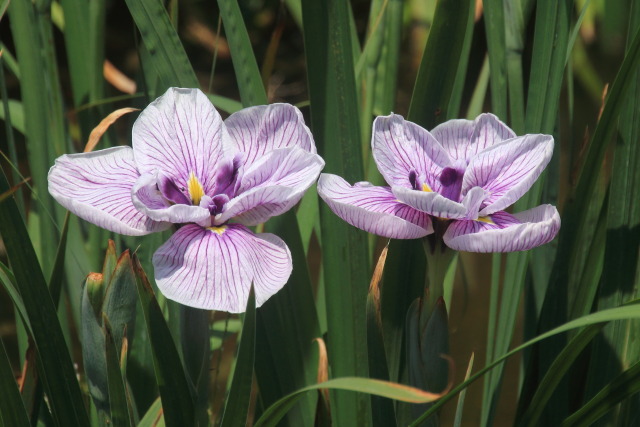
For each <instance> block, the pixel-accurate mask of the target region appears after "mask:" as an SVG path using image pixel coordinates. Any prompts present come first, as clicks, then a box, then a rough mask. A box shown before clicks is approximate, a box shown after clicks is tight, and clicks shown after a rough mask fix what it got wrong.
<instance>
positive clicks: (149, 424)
mask: <svg viewBox="0 0 640 427" xmlns="http://www.w3.org/2000/svg"><path fill="white" fill-rule="evenodd" d="M164 426H165V423H164V413H163V412H162V401H161V400H160V398H157V399H156V400H155V401H154V402H153V404H152V405H151V406H150V407H149V409H148V410H147V413H146V414H144V417H142V419H141V420H140V422H139V423H138V427H164Z"/></svg>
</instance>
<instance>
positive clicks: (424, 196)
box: [391, 187, 468, 219]
mask: <svg viewBox="0 0 640 427" xmlns="http://www.w3.org/2000/svg"><path fill="white" fill-rule="evenodd" d="M391 191H392V192H393V194H394V196H396V198H397V199H398V200H399V201H400V202H402V203H404V204H405V205H409V206H411V207H412V208H414V209H417V210H419V211H421V212H425V213H427V214H429V215H433V216H435V217H438V218H450V219H456V218H464V217H465V216H466V215H467V213H468V210H467V208H466V207H465V206H464V205H463V204H462V203H458V202H454V201H453V200H450V199H447V198H446V197H444V196H442V195H440V194H438V193H435V192H433V191H419V190H411V189H408V188H404V187H391Z"/></svg>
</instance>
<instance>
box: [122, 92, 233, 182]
mask: <svg viewBox="0 0 640 427" xmlns="http://www.w3.org/2000/svg"><path fill="white" fill-rule="evenodd" d="M226 144H229V135H228V133H227V131H226V129H225V126H224V123H223V122H222V119H221V117H220V114H218V112H217V111H216V109H215V108H214V107H213V105H212V104H211V102H209V99H208V98H207V96H206V95H205V94H204V93H202V92H201V91H200V90H198V89H180V88H169V90H167V91H166V92H165V94H164V95H162V96H161V97H159V98H158V99H156V100H155V101H153V102H152V103H151V104H149V106H148V107H147V108H145V109H144V111H142V113H141V114H140V117H138V120H136V122H135V123H134V125H133V150H134V152H135V159H136V164H137V166H138V170H139V171H140V173H141V174H154V173H155V172H156V171H157V170H160V171H162V172H163V173H164V174H165V175H166V176H167V177H169V178H171V179H173V180H174V182H176V183H180V184H179V185H183V186H186V184H187V182H188V181H189V178H190V175H191V173H193V174H194V176H195V177H196V178H197V179H198V181H199V182H201V183H202V185H203V187H204V192H205V193H210V192H211V191H213V187H214V178H215V173H214V172H215V168H214V167H215V165H217V164H218V162H219V161H220V160H221V159H222V156H223V151H224V149H225V146H226Z"/></svg>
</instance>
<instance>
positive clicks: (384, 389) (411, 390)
mask: <svg viewBox="0 0 640 427" xmlns="http://www.w3.org/2000/svg"><path fill="white" fill-rule="evenodd" d="M321 389H329V390H348V391H356V392H360V393H368V394H372V395H375V396H381V397H386V398H388V399H395V400H400V401H403V402H411V403H426V402H433V401H435V400H437V399H439V398H440V397H441V396H442V394H438V393H429V392H427V391H423V390H420V389H418V388H415V387H409V386H405V385H402V384H396V383H391V382H388V381H380V380H374V379H370V378H355V377H353V378H351V377H345V378H334V379H332V380H329V381H325V382H323V383H320V384H314V385H311V386H308V387H305V388H303V389H301V390H298V391H296V392H295V393H293V394H290V395H288V396H285V397H284V398H282V399H281V400H279V401H278V402H276V403H275V404H274V405H272V406H271V407H269V408H268V409H267V410H266V411H265V412H264V414H262V417H260V419H259V420H258V422H257V423H256V424H255V427H263V426H264V427H267V426H269V427H271V426H276V425H277V424H278V421H279V420H280V419H281V418H282V416H283V415H284V414H285V413H286V411H288V410H289V408H291V406H293V405H294V404H295V403H296V401H297V399H299V398H300V395H301V394H302V393H306V392H307V391H311V390H321Z"/></svg>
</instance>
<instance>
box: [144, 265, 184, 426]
mask: <svg viewBox="0 0 640 427" xmlns="http://www.w3.org/2000/svg"><path fill="white" fill-rule="evenodd" d="M132 262H133V269H134V271H135V274H136V286H137V288H138V299H139V301H140V305H141V306H142V311H143V313H144V320H145V325H146V327H147V333H148V334H149V341H150V342H151V348H152V351H153V366H154V370H155V373H156V381H157V382H158V388H159V389H160V397H161V399H162V408H163V412H164V418H165V422H166V423H167V425H169V426H190V425H194V416H195V413H194V396H193V395H194V390H193V385H192V384H190V383H189V381H188V379H187V375H186V373H185V371H184V367H183V366H182V362H181V360H180V355H179V354H178V350H177V348H176V346H175V343H174V341H173V338H172V337H171V333H170V332H169V327H168V326H167V322H166V321H165V319H164V316H163V315H162V310H161V309H160V306H159V305H158V301H157V300H156V298H155V296H154V293H153V289H152V288H151V284H150V283H149V280H148V279H147V276H146V274H145V273H144V271H143V270H142V266H141V265H140V261H139V260H138V258H137V257H136V256H135V255H134V256H133V258H132Z"/></svg>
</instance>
